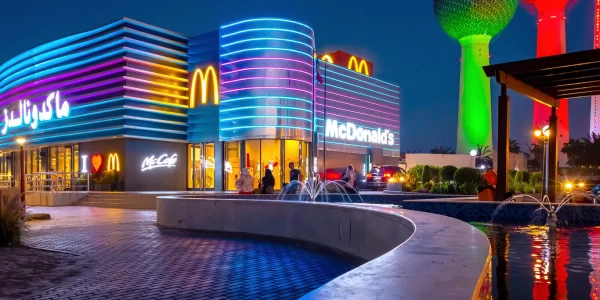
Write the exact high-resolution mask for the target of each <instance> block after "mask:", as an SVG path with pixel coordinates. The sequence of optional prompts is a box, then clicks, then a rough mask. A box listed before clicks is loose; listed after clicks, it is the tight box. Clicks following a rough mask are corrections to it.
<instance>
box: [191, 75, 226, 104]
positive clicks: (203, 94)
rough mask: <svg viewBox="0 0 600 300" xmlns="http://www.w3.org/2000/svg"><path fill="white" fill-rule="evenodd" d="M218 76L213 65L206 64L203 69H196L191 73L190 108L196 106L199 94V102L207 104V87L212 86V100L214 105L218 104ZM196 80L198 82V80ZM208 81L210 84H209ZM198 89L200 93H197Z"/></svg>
mask: <svg viewBox="0 0 600 300" xmlns="http://www.w3.org/2000/svg"><path fill="white" fill-rule="evenodd" d="M218 78H219V76H217V71H215V68H214V67H213V66H208V67H207V68H206V69H205V70H204V71H203V70H202V69H196V71H194V74H193V75H192V80H191V84H190V102H189V105H190V108H194V107H196V105H197V103H198V95H200V103H202V104H207V103H208V100H209V98H208V97H209V90H208V88H209V87H212V101H213V103H214V104H215V105H218V104H219V81H218ZM198 80H199V81H200V82H198ZM209 81H210V82H211V83H212V85H210V86H209ZM198 89H200V93H198Z"/></svg>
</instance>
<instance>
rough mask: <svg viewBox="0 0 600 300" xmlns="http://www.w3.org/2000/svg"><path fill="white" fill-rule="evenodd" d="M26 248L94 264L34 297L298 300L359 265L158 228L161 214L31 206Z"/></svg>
mask: <svg viewBox="0 0 600 300" xmlns="http://www.w3.org/2000/svg"><path fill="white" fill-rule="evenodd" d="M30 211H33V212H48V213H50V214H51V215H52V218H53V220H50V221H35V222H31V223H30V233H29V236H28V237H26V240H25V244H26V245H29V246H33V247H39V248H45V249H52V250H59V251H65V252H69V253H74V254H78V255H82V256H85V257H88V258H89V259H90V260H93V261H94V267H93V268H92V270H91V271H88V272H86V273H84V274H82V275H81V276H78V277H76V278H74V279H73V280H68V281H66V282H63V283H61V284H59V285H58V286H55V287H52V288H50V289H48V290H46V291H43V292H42V293H39V294H36V295H34V296H32V297H31V299H90V300H94V299H297V298H298V297H301V296H302V295H305V294H306V293H308V292H310V291H311V290H313V289H315V288H318V287H319V286H321V285H322V284H324V283H326V282H327V281H329V280H331V279H333V278H335V277H337V276H338V275H341V274H342V273H345V272H346V271H348V270H350V269H351V268H353V267H355V266H357V264H356V262H355V261H350V260H348V259H346V258H340V257H338V256H336V255H333V254H331V253H328V252H327V253H324V252H322V251H318V250H315V249H306V248H304V247H299V246H297V245H291V244H286V243H276V242H273V241H265V240H250V239H244V238H234V237H215V236H208V235H204V234H201V233H197V232H182V231H177V230H170V229H159V228H158V227H157V226H156V212H155V211H146V210H125V209H107V208H93V207H60V208H49V207H34V208H31V209H30Z"/></svg>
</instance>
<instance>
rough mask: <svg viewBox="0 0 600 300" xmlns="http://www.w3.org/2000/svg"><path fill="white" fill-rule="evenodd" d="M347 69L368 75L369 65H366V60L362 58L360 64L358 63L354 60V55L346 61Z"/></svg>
mask: <svg viewBox="0 0 600 300" xmlns="http://www.w3.org/2000/svg"><path fill="white" fill-rule="evenodd" d="M353 67H354V68H353ZM363 68H364V70H363ZM348 69H350V70H354V71H356V72H358V73H362V74H365V75H367V76H370V75H369V66H367V62H366V61H365V60H364V59H361V60H360V64H359V63H358V61H357V60H356V57H355V56H352V57H350V61H349V62H348ZM363 71H364V73H363Z"/></svg>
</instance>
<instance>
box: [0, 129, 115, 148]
mask: <svg viewBox="0 0 600 300" xmlns="http://www.w3.org/2000/svg"><path fill="white" fill-rule="evenodd" d="M122 129H123V127H115V128H108V129H99V130H89V131H79V132H73V133H65V134H59V135H53V136H44V137H40V138H31V139H28V141H30V142H34V141H42V140H46V139H53V138H58V137H65V136H73V135H82V134H85V135H88V134H90V133H98V132H106V131H115V130H122ZM13 143H16V142H8V143H2V144H0V146H4V145H10V144H13Z"/></svg>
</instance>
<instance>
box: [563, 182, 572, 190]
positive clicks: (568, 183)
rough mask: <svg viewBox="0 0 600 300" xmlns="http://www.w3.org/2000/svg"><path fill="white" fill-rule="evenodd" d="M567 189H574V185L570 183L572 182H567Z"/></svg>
mask: <svg viewBox="0 0 600 300" xmlns="http://www.w3.org/2000/svg"><path fill="white" fill-rule="evenodd" d="M565 187H566V188H567V189H568V190H570V189H572V188H573V184H572V183H570V182H567V183H565Z"/></svg>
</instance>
